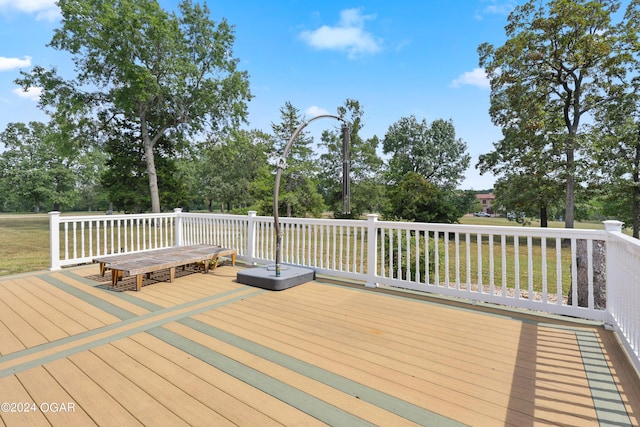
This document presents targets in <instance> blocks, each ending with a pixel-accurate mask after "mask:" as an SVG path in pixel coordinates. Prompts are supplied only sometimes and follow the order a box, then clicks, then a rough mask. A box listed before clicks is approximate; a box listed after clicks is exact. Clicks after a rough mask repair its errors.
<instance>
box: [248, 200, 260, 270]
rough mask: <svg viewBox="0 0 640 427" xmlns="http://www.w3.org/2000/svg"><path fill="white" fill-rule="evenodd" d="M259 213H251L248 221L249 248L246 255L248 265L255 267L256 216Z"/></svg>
mask: <svg viewBox="0 0 640 427" xmlns="http://www.w3.org/2000/svg"><path fill="white" fill-rule="evenodd" d="M257 214H258V212H257V211H249V212H248V215H249V218H248V220H247V247H246V248H245V255H246V257H247V263H251V264H252V265H255V264H256V262H255V257H256V233H257V231H256V215H257Z"/></svg>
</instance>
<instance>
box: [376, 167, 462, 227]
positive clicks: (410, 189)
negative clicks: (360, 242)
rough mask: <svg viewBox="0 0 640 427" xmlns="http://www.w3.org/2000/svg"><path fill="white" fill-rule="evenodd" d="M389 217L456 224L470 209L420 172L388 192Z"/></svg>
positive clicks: (407, 176) (387, 213) (406, 177)
mask: <svg viewBox="0 0 640 427" xmlns="http://www.w3.org/2000/svg"><path fill="white" fill-rule="evenodd" d="M388 191H389V202H390V203H389V210H388V211H387V212H386V216H387V217H389V218H395V219H399V220H405V221H417V222H438V223H447V224H453V223H456V222H458V219H459V218H460V217H461V216H462V215H464V214H465V213H466V212H467V210H466V208H467V206H465V204H467V203H468V202H469V197H467V195H463V198H464V201H463V200H462V199H460V198H458V197H457V195H456V194H455V193H453V192H451V191H444V190H442V189H440V188H439V187H437V186H436V185H435V184H433V183H431V182H429V181H428V180H427V179H426V178H425V177H424V176H422V175H420V174H419V173H417V172H409V173H407V174H406V175H405V176H404V177H403V178H402V180H400V182H399V183H398V185H397V186H393V187H391V188H390V189H389V190H388Z"/></svg>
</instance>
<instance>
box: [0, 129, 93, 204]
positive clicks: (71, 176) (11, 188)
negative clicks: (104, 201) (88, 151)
mask: <svg viewBox="0 0 640 427" xmlns="http://www.w3.org/2000/svg"><path fill="white" fill-rule="evenodd" d="M59 141H60V135H59V134H57V133H56V131H55V130H53V129H51V128H50V127H49V126H47V125H46V124H45V123H40V122H31V123H29V124H28V125H25V124H24V123H10V124H9V125H8V126H7V127H6V129H5V130H4V131H3V132H2V133H0V143H2V144H4V146H5V151H4V152H3V153H2V154H1V155H0V189H1V190H2V193H3V199H4V200H2V202H3V204H4V209H7V210H33V211H35V212H36V213H37V212H39V211H40V209H41V208H42V207H43V206H48V207H49V209H52V210H59V209H61V207H62V206H65V207H69V206H71V205H73V204H74V203H75V201H76V200H77V192H76V176H75V174H76V172H77V170H78V168H79V163H78V160H81V159H82V156H81V155H79V153H75V154H71V153H65V152H64V150H63V149H62V148H61V145H60V144H59Z"/></svg>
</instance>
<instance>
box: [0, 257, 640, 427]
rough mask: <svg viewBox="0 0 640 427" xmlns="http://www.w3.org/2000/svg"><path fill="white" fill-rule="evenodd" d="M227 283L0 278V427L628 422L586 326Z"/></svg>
mask: <svg viewBox="0 0 640 427" xmlns="http://www.w3.org/2000/svg"><path fill="white" fill-rule="evenodd" d="M239 269H240V268H239V267H231V266H223V267H220V268H217V269H216V270H214V271H211V272H209V274H207V275H204V274H201V273H194V272H192V271H185V272H181V273H179V274H177V278H176V280H175V282H174V283H167V282H164V281H162V280H163V278H162V277H156V278H155V280H147V281H146V282H145V285H151V286H145V287H143V289H142V291H141V292H130V291H128V290H127V289H128V288H127V286H129V285H130V283H129V282H127V281H124V282H123V284H122V286H121V288H119V289H115V290H114V289H111V287H110V286H109V285H108V283H109V279H110V277H109V274H107V276H106V277H104V278H103V277H100V275H99V274H97V272H98V267H97V266H96V265H92V266H84V267H78V268H73V269H66V270H62V271H59V272H40V273H32V274H22V275H19V276H9V277H3V278H0V402H2V408H1V409H2V410H1V411H0V420H1V422H2V423H3V424H4V425H7V426H14V425H29V426H36V425H64V426H70V425H82V426H85V425H91V424H97V425H119V426H123V425H127V426H128V425H208V426H210V425H216V426H218V425H241V426H245V425H260V426H266V425H322V424H329V425H345V426H346V425H348V426H356V425H372V424H373V425H389V426H398V425H450V426H457V425H489V426H495V425H513V426H530V425H531V426H533V425H556V426H557V425H567V426H568V425H574V426H580V427H582V426H587V425H616V426H624V425H640V381H639V380H638V376H637V373H636V372H635V371H634V370H633V368H632V367H631V365H630V363H629V362H628V360H627V359H626V356H625V354H624V353H623V351H622V349H621V347H620V346H619V345H618V343H617V341H616V338H615V335H614V334H613V333H612V332H610V331H607V330H605V329H603V328H602V327H600V326H598V325H594V324H591V323H586V322H578V321H576V322H571V321H568V320H566V319H558V318H550V317H538V316H534V315H531V314H524V313H522V312H520V311H509V310H502V309H498V308H495V307H489V306H472V305H470V304H467V303H464V302H458V301H452V300H447V299H441V298H433V297H429V296H426V295H423V294H416V293H409V292H400V291H394V290H390V289H375V290H372V289H366V288H363V287H360V286H355V285H349V284H344V283H337V282H332V281H331V280H329V279H326V278H319V279H318V280H316V281H313V282H309V283H305V284H303V285H300V286H297V287H294V288H291V289H288V290H285V291H281V292H270V291H265V290H263V289H258V288H253V287H250V286H246V285H242V284H239V283H237V282H236V281H235V278H236V273H237V272H238V271H239ZM130 281H131V279H130ZM131 283H133V282H132V281H131Z"/></svg>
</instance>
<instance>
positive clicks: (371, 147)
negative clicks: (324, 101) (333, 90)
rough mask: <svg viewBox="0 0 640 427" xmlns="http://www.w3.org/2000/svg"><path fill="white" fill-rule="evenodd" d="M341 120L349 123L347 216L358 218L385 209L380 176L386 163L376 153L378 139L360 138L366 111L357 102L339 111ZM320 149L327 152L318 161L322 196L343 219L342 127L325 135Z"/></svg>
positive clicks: (352, 100) (346, 102)
mask: <svg viewBox="0 0 640 427" xmlns="http://www.w3.org/2000/svg"><path fill="white" fill-rule="evenodd" d="M338 116H339V117H342V118H344V119H345V120H346V121H347V122H348V123H349V132H350V138H349V142H350V145H349V152H350V156H349V158H350V180H351V192H350V193H351V199H350V200H351V203H350V205H351V213H350V214H349V215H348V216H350V217H353V218H358V217H359V216H360V215H361V214H362V213H363V212H364V211H365V210H369V211H374V210H379V209H380V208H381V207H382V205H383V199H384V184H383V181H382V178H381V176H380V175H381V172H382V165H383V161H382V159H381V158H380V157H379V156H378V153H377V150H378V147H379V145H380V141H379V139H378V138H377V137H376V136H374V137H372V138H370V139H368V140H363V139H362V138H360V136H359V134H358V133H359V132H360V129H362V117H363V116H364V111H363V110H362V107H361V106H360V103H359V102H358V101H357V100H354V99H347V100H346V101H345V103H344V105H343V106H341V107H339V108H338ZM319 145H320V146H321V147H323V148H324V149H325V151H324V152H323V153H322V154H321V155H320V158H319V161H318V163H319V166H320V170H321V173H320V175H319V183H320V192H321V193H322V195H323V197H324V200H325V203H326V204H327V205H328V206H329V207H330V209H332V210H333V211H334V215H335V216H341V214H338V212H341V211H342V199H343V194H342V163H343V154H342V149H343V141H342V129H341V126H340V125H339V126H338V128H337V129H336V130H330V131H329V130H327V131H324V132H323V133H322V137H321V140H320V144H319Z"/></svg>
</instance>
